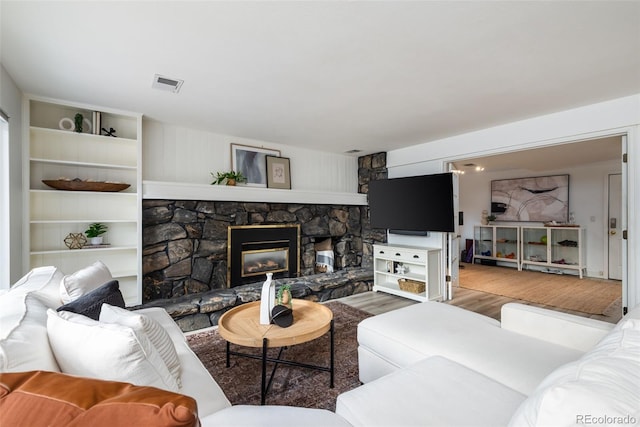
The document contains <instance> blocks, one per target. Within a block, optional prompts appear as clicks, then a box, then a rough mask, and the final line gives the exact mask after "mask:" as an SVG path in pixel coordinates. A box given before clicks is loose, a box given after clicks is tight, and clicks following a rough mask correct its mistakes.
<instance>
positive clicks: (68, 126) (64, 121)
mask: <svg viewBox="0 0 640 427" xmlns="http://www.w3.org/2000/svg"><path fill="white" fill-rule="evenodd" d="M80 123H81V124H80V129H84V126H86V127H87V129H89V133H91V123H90V122H89V120H87V119H82V121H81V122H80ZM58 127H59V128H60V130H66V131H69V132H74V131H75V132H78V131H77V126H76V123H74V121H73V120H71V119H70V118H69V117H63V118H61V119H60V121H59V122H58ZM81 132H82V131H81Z"/></svg>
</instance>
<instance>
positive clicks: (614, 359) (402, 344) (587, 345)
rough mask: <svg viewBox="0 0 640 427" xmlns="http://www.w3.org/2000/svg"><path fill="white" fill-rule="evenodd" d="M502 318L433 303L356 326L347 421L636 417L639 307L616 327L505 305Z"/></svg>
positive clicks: (531, 421)
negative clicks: (355, 382)
mask: <svg viewBox="0 0 640 427" xmlns="http://www.w3.org/2000/svg"><path fill="white" fill-rule="evenodd" d="M501 320H502V322H498V321H496V320H494V319H491V318H488V317H486V316H482V315H479V314H477V313H473V312H470V311H467V310H463V309H461V308H458V307H454V306H450V305H447V304H442V303H436V302H425V303H420V304H415V305H412V306H409V307H406V308H403V309H400V310H396V311H392V312H389V313H385V314H382V315H379V316H374V317H371V318H368V319H366V320H364V321H363V322H361V323H360V325H359V326H358V343H359V347H358V357H359V367H360V379H361V381H362V382H363V383H365V384H364V385H362V386H361V387H358V388H356V389H354V390H352V391H349V392H346V393H343V394H341V395H340V396H339V397H338V401H337V405H336V413H338V414H339V415H341V416H343V418H345V419H346V420H347V421H349V422H350V423H351V424H352V425H354V426H392V425H393V426H410V425H411V426H469V425H473V426H506V425H511V426H565V425H583V424H600V425H613V424H626V425H640V306H638V307H636V308H635V309H633V310H631V311H630V312H629V313H628V314H627V315H626V316H625V317H624V318H623V319H622V320H621V321H620V322H619V323H618V324H617V325H613V324H609V323H606V322H601V321H597V320H593V319H588V318H583V317H579V316H573V315H569V314H564V313H559V312H555V311H551V310H545V309H540V308H536V307H532V306H527V305H522V304H506V305H505V306H503V308H502V316H501Z"/></svg>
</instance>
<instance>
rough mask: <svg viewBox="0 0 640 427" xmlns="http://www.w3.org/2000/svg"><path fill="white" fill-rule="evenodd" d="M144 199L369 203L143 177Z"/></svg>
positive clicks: (359, 198) (362, 197) (342, 196)
mask: <svg viewBox="0 0 640 427" xmlns="http://www.w3.org/2000/svg"><path fill="white" fill-rule="evenodd" d="M142 198H143V199H167V200H210V201H223V202H265V203H294V204H295V203H304V204H315V205H355V206H363V205H366V204H367V195H366V194H360V193H337V192H328V191H307V190H279V189H275V188H264V187H248V186H235V187H231V186H226V185H209V184H193V183H184V182H161V181H143V182H142Z"/></svg>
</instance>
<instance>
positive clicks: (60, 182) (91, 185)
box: [42, 179, 131, 192]
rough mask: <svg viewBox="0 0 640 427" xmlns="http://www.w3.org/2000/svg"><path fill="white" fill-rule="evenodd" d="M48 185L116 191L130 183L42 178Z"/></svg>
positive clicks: (58, 188) (85, 189) (76, 189)
mask: <svg viewBox="0 0 640 427" xmlns="http://www.w3.org/2000/svg"><path fill="white" fill-rule="evenodd" d="M42 182H44V183H45V184H46V185H48V186H49V187H52V188H55V189H56V190H66V191H108V192H117V191H122V190H125V189H127V188H129V187H131V184H124V183H122V182H109V181H82V180H76V179H72V180H68V179H43V180H42Z"/></svg>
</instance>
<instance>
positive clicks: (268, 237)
mask: <svg viewBox="0 0 640 427" xmlns="http://www.w3.org/2000/svg"><path fill="white" fill-rule="evenodd" d="M227 237H228V238H227V287H229V288H233V287H235V286H239V285H243V284H245V283H252V282H258V281H260V279H261V278H263V277H264V276H265V274H266V273H273V277H274V278H281V277H298V276H299V274H300V225H299V224H292V225H288V224H285V225H282V224H276V225H238V226H230V227H229V228H228V236H227Z"/></svg>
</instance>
